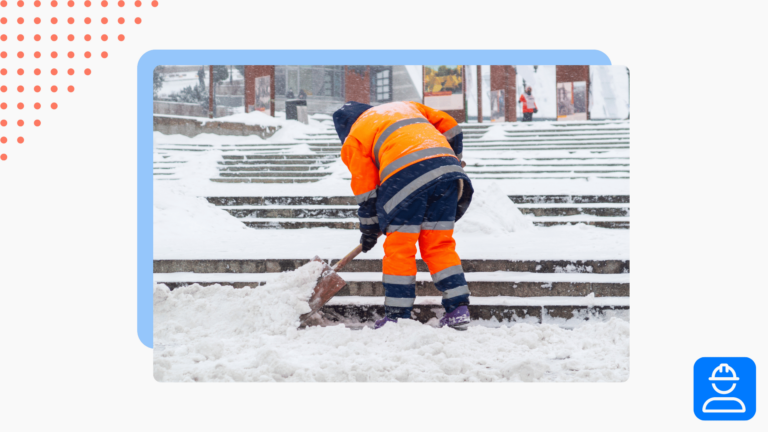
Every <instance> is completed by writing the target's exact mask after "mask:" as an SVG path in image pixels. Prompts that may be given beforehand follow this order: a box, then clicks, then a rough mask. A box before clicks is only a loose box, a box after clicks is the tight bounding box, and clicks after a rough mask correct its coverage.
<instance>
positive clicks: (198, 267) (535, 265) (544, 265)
mask: <svg viewBox="0 0 768 432" xmlns="http://www.w3.org/2000/svg"><path fill="white" fill-rule="evenodd" d="M307 254H308V255H309V254H311V251H308V253H307ZM339 258H341V257H339ZM338 261H339V259H338V258H337V259H332V260H330V264H331V265H334V264H336V263H337V262H338ZM308 262H309V259H308V258H307V259H304V258H302V259H278V258H270V259H189V260H183V259H156V260H154V262H153V273H183V272H191V273H195V274H198V275H199V274H201V273H231V274H237V273H280V272H284V271H290V270H296V269H297V268H299V267H301V266H303V265H304V264H306V263H308ZM461 265H462V268H463V269H464V272H465V274H467V275H468V274H469V273H474V272H526V273H535V274H547V273H555V274H567V275H571V276H575V275H576V274H580V273H585V274H600V275H603V274H624V273H629V267H630V266H629V260H613V259H610V260H593V259H587V260H563V259H551V260H548V259H542V260H502V259H471V258H464V259H462V260H461ZM416 266H417V269H418V271H419V272H429V269H428V268H427V265H426V264H425V263H424V261H423V260H421V259H417V260H416ZM381 271H382V264H381V260H380V259H365V258H358V259H355V260H353V261H351V262H350V263H349V264H347V266H346V267H344V272H345V273H357V272H367V273H379V274H380V273H381Z"/></svg>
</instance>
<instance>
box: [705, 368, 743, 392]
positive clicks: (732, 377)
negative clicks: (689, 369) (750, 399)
mask: <svg viewBox="0 0 768 432" xmlns="http://www.w3.org/2000/svg"><path fill="white" fill-rule="evenodd" d="M718 373H720V374H723V375H726V374H727V375H728V376H717V374H718ZM709 380H710V381H738V380H739V377H738V376H737V375H736V371H735V370H734V369H733V368H732V367H730V366H728V363H723V364H721V365H720V366H718V367H716V368H715V370H713V371H712V376H711V377H709ZM712 388H713V389H715V391H716V392H718V393H720V394H728V393H730V392H732V391H733V389H735V388H736V383H735V382H734V383H733V384H732V385H731V388H730V389H728V390H720V389H719V388H717V382H713V383H712Z"/></svg>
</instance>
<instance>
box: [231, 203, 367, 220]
mask: <svg viewBox="0 0 768 432" xmlns="http://www.w3.org/2000/svg"><path fill="white" fill-rule="evenodd" d="M222 210H225V211H227V212H228V213H229V214H230V215H232V216H234V217H236V218H257V219H258V218H321V219H351V221H352V222H355V221H356V220H357V206H346V207H333V206H313V207H312V208H307V207H256V206H253V207H251V206H248V207H245V208H243V207H222Z"/></svg>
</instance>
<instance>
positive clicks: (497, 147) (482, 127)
mask: <svg viewBox="0 0 768 432" xmlns="http://www.w3.org/2000/svg"><path fill="white" fill-rule="evenodd" d="M326 126H327V129H326V130H325V131H321V132H317V133H314V134H310V135H307V136H306V138H296V140H295V141H293V142H287V143H269V144H264V143H260V144H230V145H220V146H217V149H218V150H221V151H222V152H224V156H223V161H222V162H220V163H219V171H220V172H219V176H218V177H216V178H213V179H211V180H212V181H214V182H219V183H310V182H316V181H319V180H321V179H323V178H324V177H327V176H329V175H330V174H331V171H330V166H329V164H331V163H333V161H334V160H336V159H338V158H339V156H340V153H341V143H340V142H339V139H338V137H337V135H336V132H335V131H334V130H333V129H332V128H331V127H330V124H326ZM462 128H463V130H464V136H465V138H464V158H465V159H464V160H465V161H466V162H467V167H466V172H467V174H469V176H470V178H472V179H499V180H504V179H506V180H532V179H537V180H552V179H555V180H573V179H578V180H587V181H588V180H591V179H628V178H629V122H628V121H591V122H568V123H546V124H544V123H496V124H463V125H462ZM208 148H210V146H208V147H206V146H205V145H202V144H198V145H191V144H165V145H163V146H159V147H158V149H159V150H162V151H172V150H178V151H203V150H205V149H208ZM299 148H301V149H302V153H301V154H296V150H297V149H299Z"/></svg>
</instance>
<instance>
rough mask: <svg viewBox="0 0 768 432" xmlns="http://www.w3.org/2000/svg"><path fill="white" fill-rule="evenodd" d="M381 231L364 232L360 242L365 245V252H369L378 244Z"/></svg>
mask: <svg viewBox="0 0 768 432" xmlns="http://www.w3.org/2000/svg"><path fill="white" fill-rule="evenodd" d="M379 235H381V233H372V234H371V233H363V235H362V236H361V237H360V244H361V245H363V253H365V252H368V251H369V250H371V249H373V247H374V246H376V241H377V240H378V239H379Z"/></svg>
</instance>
